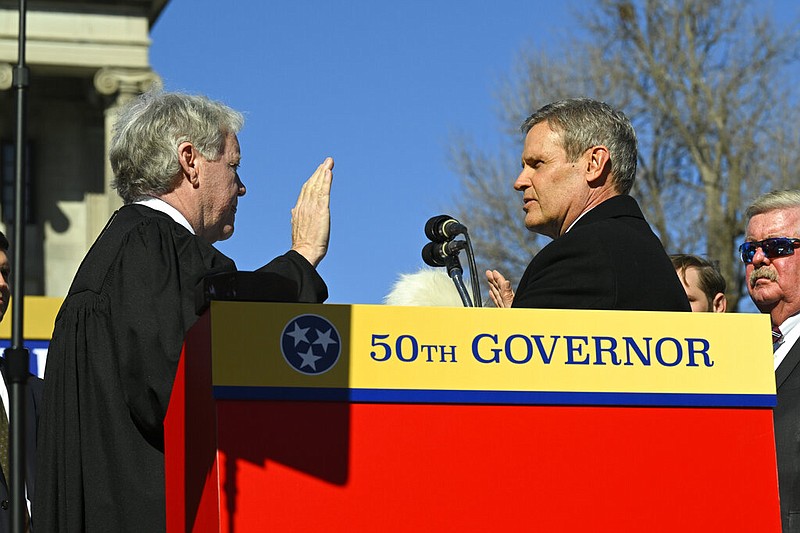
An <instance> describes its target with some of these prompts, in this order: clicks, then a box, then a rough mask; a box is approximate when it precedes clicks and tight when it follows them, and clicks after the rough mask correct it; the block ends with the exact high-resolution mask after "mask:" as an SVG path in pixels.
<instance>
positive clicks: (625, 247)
mask: <svg viewBox="0 0 800 533" xmlns="http://www.w3.org/2000/svg"><path fill="white" fill-rule="evenodd" d="M513 306H514V307H534V308H535V307H538V308H561V309H626V310H653V311H688V310H689V309H690V308H689V303H688V301H687V299H686V294H685V293H684V291H683V287H682V286H681V284H680V280H679V279H678V276H677V275H676V274H675V269H674V268H673V267H672V263H671V262H670V260H669V257H668V256H667V254H666V252H665V251H664V248H663V246H662V245H661V242H660V241H659V239H658V237H656V235H655V234H654V233H653V231H652V230H651V229H650V226H649V224H648V223H647V221H646V220H645V219H644V216H643V215H642V212H641V210H640V209H639V206H638V204H637V203H636V200H634V199H633V198H631V197H630V196H626V195H624V196H616V197H613V198H611V199H609V200H606V201H605V202H603V203H602V204H600V205H598V206H597V207H595V208H594V209H592V210H591V211H589V212H588V213H586V214H585V215H584V216H583V217H582V218H581V219H580V220H578V221H577V222H576V223H575V225H574V226H573V227H572V229H570V231H568V232H567V233H566V234H564V235H562V236H561V237H559V238H557V239H555V240H553V241H552V242H551V243H550V244H548V245H547V246H545V247H544V248H543V249H542V250H541V251H540V252H539V253H538V254H537V255H536V256H535V257H534V258H533V260H532V261H531V263H530V264H529V265H528V268H527V269H526V271H525V274H524V275H523V277H522V279H521V281H520V284H519V287H518V289H517V293H516V295H515V297H514V304H513Z"/></svg>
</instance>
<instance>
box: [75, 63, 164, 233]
mask: <svg viewBox="0 0 800 533" xmlns="http://www.w3.org/2000/svg"><path fill="white" fill-rule="evenodd" d="M160 86H161V77H160V76H159V75H158V74H156V73H155V72H153V71H152V70H150V69H124V68H110V67H106V68H101V69H100V70H98V71H97V73H96V74H95V76H94V88H95V89H96V90H97V92H98V93H100V94H102V95H104V96H107V97H108V104H107V105H106V109H105V187H104V193H103V194H91V193H90V194H87V195H86V210H87V231H88V233H89V235H88V237H89V242H93V241H94V239H95V238H96V237H97V236H98V235H99V234H100V232H101V231H102V229H103V227H105V224H106V222H108V219H109V217H111V214H112V213H113V212H114V211H116V210H117V209H118V208H119V207H120V206H121V205H122V199H121V198H120V197H119V195H118V194H117V192H116V191H115V190H114V189H113V188H112V187H111V182H112V180H113V178H114V173H113V172H112V171H111V163H110V162H109V160H108V149H109V146H110V144H111V135H112V131H113V129H114V123H115V122H116V118H117V110H118V109H119V107H120V106H122V105H124V104H125V103H127V102H128V101H130V100H131V99H132V98H134V97H135V96H137V95H139V94H141V93H143V92H145V91H147V90H148V89H150V88H151V87H160Z"/></svg>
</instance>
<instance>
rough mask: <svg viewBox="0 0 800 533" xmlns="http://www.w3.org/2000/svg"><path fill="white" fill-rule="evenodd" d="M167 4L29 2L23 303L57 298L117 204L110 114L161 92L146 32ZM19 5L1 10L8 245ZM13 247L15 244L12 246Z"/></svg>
mask: <svg viewBox="0 0 800 533" xmlns="http://www.w3.org/2000/svg"><path fill="white" fill-rule="evenodd" d="M167 2H168V0H75V1H73V0H40V1H37V0H29V1H28V2H27V17H26V26H27V27H26V35H27V39H26V40H27V46H26V65H27V67H28V68H29V71H30V82H29V85H28V89H27V91H26V95H27V103H28V106H27V107H28V113H27V116H28V120H27V137H28V143H29V144H28V176H27V185H26V186H27V188H28V190H29V195H28V197H29V201H28V204H27V211H28V213H27V224H26V233H25V235H26V237H25V238H26V242H25V245H26V246H25V248H26V257H25V271H26V272H25V293H26V294H29V295H43V296H51V297H63V296H65V295H66V292H67V290H68V289H69V284H70V282H71V281H72V277H73V275H74V274H75V271H76V270H77V268H78V265H79V264H80V261H81V259H82V258H83V256H84V255H85V254H86V252H87V251H88V249H89V247H90V246H91V244H92V242H94V240H95V238H96V237H97V235H98V234H99V233H100V231H101V230H102V229H103V226H104V225H105V223H106V221H107V220H108V218H109V216H110V215H111V214H112V213H113V212H114V210H115V209H116V208H117V207H118V206H119V205H120V204H121V202H120V200H119V197H118V196H117V194H116V192H115V191H114V190H113V189H112V188H111V178H112V174H111V169H110V166H109V164H108V158H107V156H106V154H107V144H108V141H109V132H110V129H111V126H112V125H113V120H114V114H115V109H116V107H117V106H119V105H120V104H121V103H122V102H124V101H125V100H126V99H129V98H131V97H132V96H134V95H135V94H138V93H140V92H142V91H145V90H147V89H148V88H150V87H151V86H152V85H153V84H159V83H160V78H159V77H158V75H157V74H156V73H155V72H153V70H152V68H151V67H150V64H149V57H148V50H149V47H150V28H151V27H152V25H153V24H154V23H155V21H156V19H157V18H158V16H159V15H160V14H161V12H162V11H163V9H164V7H165V6H166V4H167ZM18 8H19V5H18V1H17V0H0V227H1V228H2V229H3V230H4V231H5V232H6V234H7V235H9V236H11V235H13V183H14V149H13V146H14V144H13V143H14V135H15V124H16V90H15V89H14V87H13V84H12V72H13V68H14V67H15V66H16V64H17V61H18V37H17V34H18V27H19V14H18ZM12 246H13V243H12Z"/></svg>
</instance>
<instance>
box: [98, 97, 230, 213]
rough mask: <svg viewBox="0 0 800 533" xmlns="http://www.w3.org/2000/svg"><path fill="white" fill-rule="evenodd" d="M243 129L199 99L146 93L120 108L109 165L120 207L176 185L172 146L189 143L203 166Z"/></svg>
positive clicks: (216, 105) (224, 110) (220, 108)
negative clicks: (202, 160)
mask: <svg viewBox="0 0 800 533" xmlns="http://www.w3.org/2000/svg"><path fill="white" fill-rule="evenodd" d="M243 125H244V117H243V116H242V114H241V113H239V112H238V111H235V110H233V109H231V108H230V107H228V106H226V105H224V104H222V103H220V102H215V101H213V100H210V99H208V98H206V97H205V96H195V95H189V94H182V93H169V92H162V91H158V90H156V91H150V92H147V93H145V94H142V95H141V96H139V97H137V98H134V99H133V100H132V101H131V102H130V103H128V104H127V105H126V106H124V107H123V108H122V109H121V110H120V113H119V116H118V118H117V122H116V124H115V125H114V131H113V134H114V135H113V137H112V139H111V147H110V149H109V159H110V160H111V168H112V170H113V171H114V183H113V186H114V188H116V189H117V192H118V193H119V195H120V196H121V197H122V199H123V200H124V201H125V203H126V204H127V203H131V202H135V201H137V200H140V199H142V198H145V197H147V196H160V195H162V194H165V193H168V192H170V191H171V190H173V189H174V188H175V186H176V185H177V181H176V180H177V179H178V176H179V173H180V164H179V162H178V146H179V145H180V144H181V143H183V142H186V141H188V142H191V143H192V144H193V145H194V147H195V148H196V149H197V150H198V151H199V152H200V153H201V154H202V155H203V157H205V158H206V159H208V160H209V161H216V160H217V159H219V157H220V156H221V155H222V153H223V151H224V149H225V139H226V137H227V135H228V134H231V133H233V134H236V133H238V132H239V130H241V129H242V126H243Z"/></svg>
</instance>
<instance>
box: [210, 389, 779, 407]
mask: <svg viewBox="0 0 800 533" xmlns="http://www.w3.org/2000/svg"><path fill="white" fill-rule="evenodd" d="M214 397H215V398H216V399H218V400H288V401H327V402H331V401H341V402H356V403H442V404H488V405H605V406H614V405H619V406H642V407H645V406H648V407H656V406H659V407H660V406H664V407H774V406H775V395H774V394H694V393H648V392H555V391H481V390H422V389H350V388H317V387H243V386H215V387H214Z"/></svg>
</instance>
